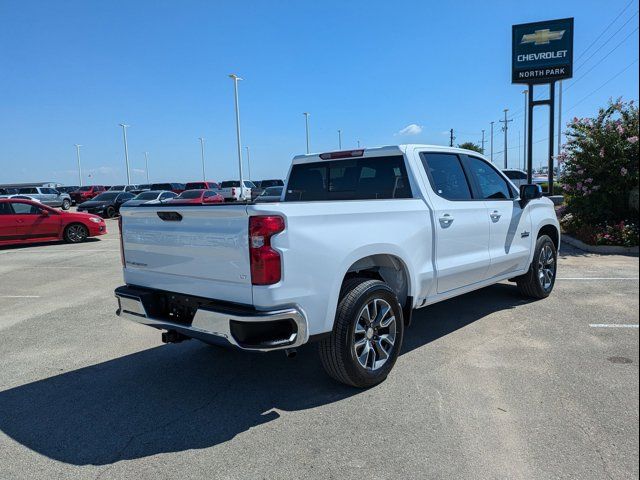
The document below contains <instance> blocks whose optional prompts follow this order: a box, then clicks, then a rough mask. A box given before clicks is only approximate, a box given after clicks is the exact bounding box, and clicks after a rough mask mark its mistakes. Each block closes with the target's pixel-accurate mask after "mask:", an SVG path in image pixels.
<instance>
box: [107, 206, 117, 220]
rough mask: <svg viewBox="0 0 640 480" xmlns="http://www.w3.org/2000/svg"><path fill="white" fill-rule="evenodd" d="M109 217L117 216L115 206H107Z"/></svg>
mask: <svg viewBox="0 0 640 480" xmlns="http://www.w3.org/2000/svg"><path fill="white" fill-rule="evenodd" d="M105 215H106V216H107V218H113V217H115V216H116V209H115V208H113V207H107V212H106V214H105Z"/></svg>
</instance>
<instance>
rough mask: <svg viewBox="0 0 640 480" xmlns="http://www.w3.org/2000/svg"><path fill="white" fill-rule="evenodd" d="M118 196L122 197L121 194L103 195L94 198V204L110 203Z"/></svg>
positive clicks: (110, 193) (108, 193)
mask: <svg viewBox="0 0 640 480" xmlns="http://www.w3.org/2000/svg"><path fill="white" fill-rule="evenodd" d="M118 195H120V192H107V193H101V194H100V195H98V196H97V197H94V198H93V201H94V202H110V201H112V200H115V199H116V197H117V196H118Z"/></svg>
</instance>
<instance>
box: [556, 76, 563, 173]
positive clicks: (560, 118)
mask: <svg viewBox="0 0 640 480" xmlns="http://www.w3.org/2000/svg"><path fill="white" fill-rule="evenodd" d="M558 87H559V90H558V152H557V159H558V175H560V151H561V150H562V80H560V81H559V82H558Z"/></svg>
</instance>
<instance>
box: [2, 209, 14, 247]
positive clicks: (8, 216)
mask: <svg viewBox="0 0 640 480" xmlns="http://www.w3.org/2000/svg"><path fill="white" fill-rule="evenodd" d="M16 220H17V219H16V215H15V214H14V213H13V209H12V208H11V203H9V202H0V243H2V242H13V241H15V240H17V238H18V226H17V223H16Z"/></svg>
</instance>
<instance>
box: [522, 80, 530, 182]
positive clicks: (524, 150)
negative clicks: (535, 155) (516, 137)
mask: <svg viewBox="0 0 640 480" xmlns="http://www.w3.org/2000/svg"><path fill="white" fill-rule="evenodd" d="M522 94H523V95H524V130H523V132H524V134H523V136H524V145H523V148H522V158H523V160H524V161H523V162H522V165H523V166H524V167H525V168H526V166H527V96H528V95H529V90H523V91H522ZM523 170H524V169H523Z"/></svg>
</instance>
